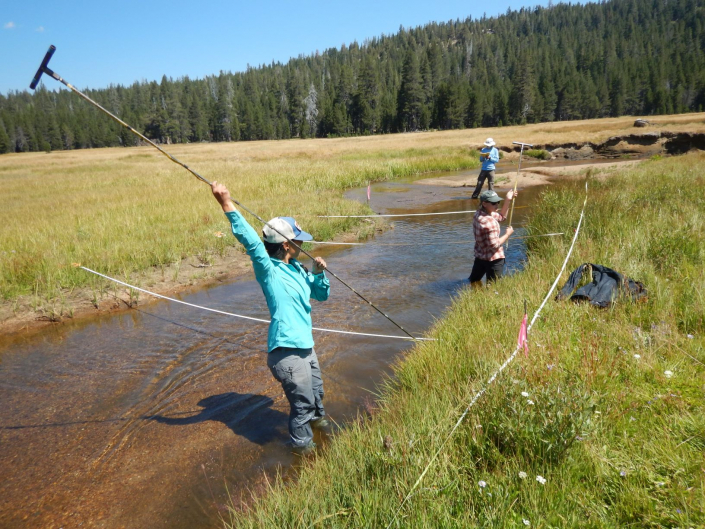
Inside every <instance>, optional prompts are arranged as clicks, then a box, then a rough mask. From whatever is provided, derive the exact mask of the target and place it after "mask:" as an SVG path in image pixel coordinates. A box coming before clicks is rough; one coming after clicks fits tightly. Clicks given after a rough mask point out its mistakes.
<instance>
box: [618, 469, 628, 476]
mask: <svg viewBox="0 0 705 529" xmlns="http://www.w3.org/2000/svg"><path fill="white" fill-rule="evenodd" d="M619 475H620V476H622V477H625V476H626V475H627V471H626V470H622V471H621V472H620V473H619Z"/></svg>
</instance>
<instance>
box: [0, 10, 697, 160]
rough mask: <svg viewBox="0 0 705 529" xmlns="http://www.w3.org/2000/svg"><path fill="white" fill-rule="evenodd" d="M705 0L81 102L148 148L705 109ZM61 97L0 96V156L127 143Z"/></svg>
mask: <svg viewBox="0 0 705 529" xmlns="http://www.w3.org/2000/svg"><path fill="white" fill-rule="evenodd" d="M704 3H705V0H611V1H609V2H601V3H592V4H585V5H580V4H577V5H571V4H557V5H550V4H549V6H548V7H545V8H544V7H532V8H521V9H519V10H515V11H512V10H508V11H507V13H506V14H504V15H500V16H497V17H491V18H487V17H485V16H483V17H482V18H481V19H475V20H473V19H472V18H467V19H466V20H464V21H460V20H456V21H450V22H446V23H429V24H427V25H425V26H419V27H416V28H409V29H405V28H403V27H402V28H400V30H399V32H398V33H397V34H395V35H391V36H381V37H375V38H371V39H368V40H366V41H365V42H364V43H363V44H362V45H359V44H358V43H357V42H353V43H352V44H350V45H347V46H346V45H342V46H341V47H340V48H339V49H338V48H331V49H328V50H326V51H325V52H323V53H318V52H316V53H315V54H312V55H310V56H299V57H298V58H294V59H291V60H289V61H288V62H287V63H286V64H282V63H278V62H277V63H274V62H273V63H272V64H270V65H263V66H260V67H257V68H251V67H250V68H248V69H247V70H246V71H244V72H237V73H231V72H224V71H221V72H220V73H219V74H218V75H210V76H206V77H205V78H204V79H197V80H192V79H189V78H188V77H187V76H186V77H182V78H179V79H177V80H173V79H171V78H167V77H166V76H163V77H162V79H161V82H159V83H157V82H156V81H151V82H147V81H142V82H135V83H133V84H132V85H131V86H129V87H128V86H121V85H117V86H112V85H111V86H109V87H108V88H105V89H98V90H90V89H88V90H85V91H84V93H86V95H88V96H89V97H90V98H92V99H93V100H95V101H96V102H97V103H99V104H100V105H102V106H104V107H105V108H106V109H107V110H109V111H110V112H112V113H113V114H115V115H116V116H118V117H119V118H120V119H122V120H123V121H125V122H127V123H128V124H130V125H131V126H133V127H135V128H136V129H138V130H141V131H142V132H143V133H144V134H145V136H147V137H148V138H150V139H152V140H154V141H156V142H160V143H167V144H168V143H195V142H219V141H248V140H265V139H289V138H313V137H316V138H322V137H342V136H354V135H369V134H387V133H395V132H413V131H420V130H432V129H437V130H448V129H461V128H475V127H496V126H503V125H517V124H525V123H538V122H551V121H570V120H575V119H592V118H600V117H616V116H621V115H639V116H650V115H658V114H679V113H685V112H697V111H703V109H705V29H704V26H705V16H704V15H705V7H704ZM139 143H140V140H139V138H137V137H136V136H134V135H133V134H132V133H130V132H129V131H128V130H126V129H125V128H123V127H121V126H120V125H119V124H117V123H116V122H114V121H113V120H111V119H109V118H107V117H106V116H105V115H104V114H102V113H101V112H100V111H98V110H97V109H96V108H94V107H93V106H92V105H90V104H89V103H87V102H85V101H83V100H82V99H80V98H79V97H78V96H76V95H75V94H73V93H72V92H70V91H68V90H47V88H46V87H45V86H44V85H43V84H42V85H40V87H39V88H38V89H37V90H36V92H35V93H33V94H31V93H29V92H27V91H22V92H10V93H8V94H7V95H6V96H5V95H0V154H1V153H8V152H34V151H52V150H64V149H83V148H97V147H113V146H134V145H139Z"/></svg>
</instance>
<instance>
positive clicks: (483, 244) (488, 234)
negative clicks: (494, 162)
mask: <svg viewBox="0 0 705 529" xmlns="http://www.w3.org/2000/svg"><path fill="white" fill-rule="evenodd" d="M516 196H517V193H515V192H514V191H512V190H509V191H508V192H507V201H506V202H505V203H504V206H502V211H501V212H499V211H498V210H499V203H500V201H501V200H502V199H501V198H500V197H499V195H498V194H497V193H495V192H494V191H491V190H487V191H483V192H482V193H481V194H480V208H479V209H478V210H477V212H476V213H475V218H474V219H473V221H472V230H473V232H474V235H475V262H474V263H473V265H472V272H470V277H469V278H468V279H469V280H470V283H477V282H479V281H482V277H483V276H484V275H485V274H486V275H487V281H495V280H496V279H499V278H500V277H502V270H503V269H504V248H503V245H504V243H505V242H507V239H509V236H510V235H511V234H512V233H514V228H512V227H511V226H507V231H506V232H505V234H504V235H502V236H501V237H500V236H499V223H500V222H502V221H503V220H505V218H506V216H507V210H508V209H509V204H510V203H511V200H512V198H514V197H516Z"/></svg>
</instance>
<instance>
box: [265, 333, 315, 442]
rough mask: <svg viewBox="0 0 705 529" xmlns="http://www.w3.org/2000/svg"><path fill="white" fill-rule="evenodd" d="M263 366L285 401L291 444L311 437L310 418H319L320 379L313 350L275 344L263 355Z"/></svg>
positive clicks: (306, 440) (311, 438)
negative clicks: (281, 392) (269, 372)
mask: <svg viewBox="0 0 705 529" xmlns="http://www.w3.org/2000/svg"><path fill="white" fill-rule="evenodd" d="M267 366H269V369H270V370H271V371H272V375H274V378H276V379H277V380H278V381H279V382H281V385H282V388H284V393H285V394H286V398H287V399H288V400H289V406H290V407H291V411H290V413H289V435H290V436H291V443H292V444H293V445H294V446H295V447H305V446H307V445H308V444H309V443H310V442H311V441H312V440H313V432H312V431H311V425H310V424H309V423H310V422H311V421H312V420H316V419H318V418H320V417H323V416H324V415H325V414H326V412H325V410H324V409H323V379H322V378H321V368H320V366H319V365H318V357H317V356H316V351H314V350H313V349H294V348H290V347H277V348H276V349H274V350H272V351H271V352H270V353H269V354H268V355H267Z"/></svg>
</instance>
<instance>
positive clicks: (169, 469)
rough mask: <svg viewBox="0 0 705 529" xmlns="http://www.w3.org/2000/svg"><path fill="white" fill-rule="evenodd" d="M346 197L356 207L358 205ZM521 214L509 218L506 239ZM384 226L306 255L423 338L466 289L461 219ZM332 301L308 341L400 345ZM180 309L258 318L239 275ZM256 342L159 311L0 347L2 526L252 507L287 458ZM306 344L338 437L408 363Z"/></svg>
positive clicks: (351, 298)
mask: <svg viewBox="0 0 705 529" xmlns="http://www.w3.org/2000/svg"><path fill="white" fill-rule="evenodd" d="M538 191H539V189H538V188H532V189H527V190H525V191H523V192H521V193H520V196H519V200H518V204H517V205H518V206H521V205H530V204H532V203H533V202H534V199H535V196H536V194H537V193H538ZM471 192H472V188H442V187H433V186H426V185H419V184H415V183H413V182H395V183H380V184H375V185H373V186H372V201H371V206H372V208H373V209H374V210H375V211H376V212H378V213H409V212H412V213H422V212H443V211H458V210H470V209H475V207H476V205H477V203H476V201H471V200H470V199H469V196H470V194H471ZM349 196H350V198H352V199H357V200H364V199H365V191H364V190H355V191H352V192H350V193H349ZM530 211H531V209H530V208H522V209H517V210H516V211H515V213H514V222H513V224H514V226H515V228H518V227H519V226H520V225H521V224H523V222H524V218H525V216H526V215H527V214H528V213H529V212H530ZM390 222H392V224H393V227H392V229H389V230H387V231H386V232H384V233H382V234H379V235H377V236H376V237H375V238H374V239H372V240H370V241H369V242H367V243H366V244H364V245H360V246H350V247H342V246H325V247H323V246H322V247H317V248H316V250H314V253H316V254H320V255H323V256H325V258H326V259H327V261H328V265H329V267H330V268H331V269H332V270H333V271H334V272H335V273H336V274H337V275H339V276H340V277H341V278H343V279H344V280H345V281H346V282H348V283H349V284H351V285H352V286H353V287H354V288H355V289H356V290H358V291H359V292H361V293H362V294H363V295H365V296H366V297H369V298H370V299H371V300H372V301H373V302H374V303H375V304H376V305H378V306H379V307H380V308H382V309H383V310H384V311H385V312H386V313H387V314H389V315H390V316H391V317H392V318H393V319H394V320H396V321H397V322H399V323H400V324H401V325H402V326H403V327H404V328H405V329H407V330H408V331H410V332H412V333H423V332H424V331H425V330H426V329H428V328H429V327H430V326H431V325H432V324H433V321H434V319H436V318H438V317H440V316H441V315H442V313H443V310H444V309H445V308H446V307H447V306H448V305H449V304H450V303H451V301H452V299H453V297H454V296H455V295H457V293H458V292H459V291H460V290H461V289H463V288H466V287H467V277H468V275H469V274H470V269H471V266H472V260H473V254H472V252H473V243H472V214H456V215H443V216H431V217H408V218H403V217H399V218H393V219H392V220H391V221H390ZM304 228H305V226H304ZM517 235H521V233H520V230H519V233H517ZM410 243H412V244H410ZM523 255H524V245H523V242H522V241H516V242H514V243H512V244H510V247H509V253H508V270H509V271H515V270H517V269H519V268H520V267H521V262H522V259H523ZM305 264H308V263H305ZM331 285H332V293H331V297H330V299H329V300H328V301H327V302H325V303H315V302H314V309H313V321H314V326H316V327H325V328H333V329H345V330H353V331H360V332H368V333H379V334H395V335H398V334H400V331H399V330H398V329H397V328H396V327H394V326H393V325H392V324H391V323H389V322H388V321H387V320H385V319H384V318H383V317H382V316H380V315H379V314H378V313H376V312H375V311H373V310H372V309H371V308H370V307H369V306H367V305H366V304H365V303H363V302H361V300H359V298H357V297H356V296H355V295H354V294H352V293H351V292H350V291H349V290H347V289H346V288H345V287H344V286H342V285H341V284H340V283H338V282H337V281H335V280H334V279H331ZM478 295H483V294H482V292H481V291H478ZM182 299H183V300H184V301H187V302H189V303H193V304H198V305H204V306H207V307H211V308H215V309H220V310H224V311H228V312H235V313H238V314H243V315H247V316H252V317H259V318H268V313H267V308H266V305H265V302H264V297H263V295H262V293H261V291H260V289H259V286H258V285H257V283H256V282H255V281H254V278H253V277H252V275H251V274H250V275H247V276H245V277H243V278H241V279H240V280H237V281H235V282H232V283H230V284H226V285H222V286H218V287H215V288H210V289H208V290H203V291H201V292H198V293H196V294H192V295H188V296H183V298H182ZM266 334H267V327H266V324H260V323H253V322H249V321H245V320H241V319H235V318H232V317H228V316H223V315H219V314H213V313H209V312H205V311H200V310H197V309H194V308H190V307H185V306H181V305H178V304H175V303H170V302H157V303H153V304H149V305H146V306H143V307H141V308H138V309H136V310H132V311H130V312H128V313H124V314H121V315H118V316H109V315H106V316H104V317H100V318H96V319H94V320H91V321H83V322H77V323H74V324H67V325H63V326H60V327H56V328H52V329H49V330H47V331H46V332H44V333H42V334H41V335H35V336H32V337H31V338H23V337H14V338H12V339H6V340H5V341H4V342H0V403H2V406H0V447H1V451H0V474H1V475H2V476H3V479H2V482H0V526H2V527H51V526H55V527H61V526H65V527H77V526H79V525H81V526H84V527H162V526H163V527H177V528H178V527H182V528H193V527H211V526H214V525H217V523H218V513H219V512H220V513H224V514H225V511H224V507H223V505H224V504H225V503H226V502H227V494H226V490H225V489H226V485H227V488H228V489H229V491H230V493H231V495H233V496H235V497H238V496H239V494H240V492H242V491H245V492H246V491H247V490H248V489H253V490H255V491H257V490H259V487H261V484H262V482H263V475H264V474H265V473H268V474H269V475H270V476H271V475H272V474H273V473H274V472H276V471H277V469H278V468H281V469H282V470H283V471H285V472H286V470H287V469H288V468H290V467H291V465H292V463H294V460H293V456H292V455H291V454H290V453H289V452H288V450H287V449H286V447H285V446H284V443H285V442H286V440H287V439H288V434H287V416H288V404H287V402H286V399H285V397H284V395H283V392H282V390H281V387H280V386H279V384H278V383H277V382H276V381H274V380H273V378H272V376H271V374H270V373H269V370H268V369H267V367H266V356H265V355H266V351H265V347H266V341H267V340H266V338H267V336H266ZM314 338H315V340H316V351H317V353H318V356H319V359H320V362H321V366H322V369H323V376H324V387H325V391H326V397H325V403H326V408H327V410H328V413H329V414H330V415H331V416H332V417H333V418H334V419H335V420H336V421H338V422H339V423H340V424H341V425H343V427H344V424H345V422H346V421H348V420H350V419H351V418H353V417H355V415H356V414H357V413H360V412H363V413H364V409H365V405H366V403H367V402H369V400H370V399H371V395H372V393H371V392H372V391H374V389H375V387H376V385H377V384H378V383H379V382H380V380H382V378H383V377H384V375H385V374H389V373H390V365H391V363H392V362H393V361H394V360H395V359H397V358H398V357H399V356H400V355H403V354H404V351H406V350H408V349H409V347H410V344H409V342H407V341H401V340H390V339H380V338H366V337H358V336H349V335H340V334H331V333H323V332H315V333H314ZM322 441H323V443H324V444H325V442H327V441H329V440H327V439H323V440H322ZM324 449H325V448H324Z"/></svg>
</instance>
